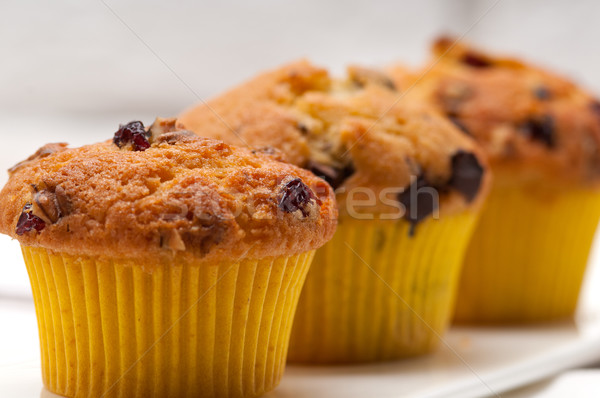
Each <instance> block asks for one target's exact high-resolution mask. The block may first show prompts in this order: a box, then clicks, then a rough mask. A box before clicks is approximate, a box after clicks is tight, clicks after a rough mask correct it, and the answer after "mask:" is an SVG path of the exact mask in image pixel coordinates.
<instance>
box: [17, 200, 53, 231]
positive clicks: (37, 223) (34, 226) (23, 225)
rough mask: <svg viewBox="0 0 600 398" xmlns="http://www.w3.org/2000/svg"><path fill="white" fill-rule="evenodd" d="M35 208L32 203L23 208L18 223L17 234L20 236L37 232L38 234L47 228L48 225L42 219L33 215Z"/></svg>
mask: <svg viewBox="0 0 600 398" xmlns="http://www.w3.org/2000/svg"><path fill="white" fill-rule="evenodd" d="M32 208H33V206H32V204H31V203H27V204H26V205H25V206H23V210H22V211H21V215H20V216H19V220H18V221H17V227H16V229H15V233H16V234H17V235H19V236H21V235H24V234H25V233H27V232H30V231H33V230H36V231H37V232H40V231H42V230H43V229H44V228H46V223H45V222H44V220H42V219H41V218H40V217H38V216H36V215H34V214H33V210H32Z"/></svg>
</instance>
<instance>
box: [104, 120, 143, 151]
mask: <svg viewBox="0 0 600 398" xmlns="http://www.w3.org/2000/svg"><path fill="white" fill-rule="evenodd" d="M149 138H150V134H149V133H147V132H146V129H144V124H143V123H142V122H140V121H133V122H129V123H127V124H125V125H120V126H119V130H117V132H116V133H115V136H114V138H113V142H114V143H115V145H116V146H118V147H119V148H122V147H124V146H125V145H127V144H131V145H132V146H133V150H134V151H145V150H146V149H148V148H150V141H148V139H149Z"/></svg>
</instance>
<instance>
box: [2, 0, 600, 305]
mask: <svg viewBox="0 0 600 398" xmlns="http://www.w3.org/2000/svg"><path fill="white" fill-rule="evenodd" d="M103 1H104V2H105V3H103ZM496 1H497V0H481V1H476V0H454V1H448V0H445V1H444V0H422V1H367V0H347V1H342V0H337V1H328V2H327V1H324V0H304V1H296V2H291V1H282V0H255V1H242V0H237V1H233V0H229V1H220V2H216V1H192V0H183V1H157V0H149V1H134V0H87V1H81V0H52V1H43V0H0V138H2V140H1V141H0V184H2V183H3V182H4V181H5V180H6V177H5V174H4V173H3V172H2V171H1V170H5V169H7V168H8V167H10V166H11V165H12V164H14V163H16V162H17V161H18V160H21V159H23V158H25V157H26V156H27V155H29V154H30V153H32V152H33V151H34V150H35V149H36V148H38V147H39V146H41V145H43V144H44V143H46V142H49V141H53V142H56V141H67V142H70V143H72V144H74V145H81V144H84V143H88V142H94V141H98V140H104V139H108V138H110V136H111V135H112V132H114V130H115V129H116V127H117V126H118V124H119V123H121V122H126V121H129V120H131V119H141V120H143V121H145V122H150V121H151V120H152V119H153V118H154V116H156V115H161V116H170V115H174V114H176V113H177V112H178V111H180V110H181V109H182V108H184V107H186V106H189V105H190V104H192V103H195V102H197V98H196V95H198V96H200V97H202V98H209V97H210V96H212V95H215V94H217V93H218V92H220V91H222V90H224V89H226V88H227V87H230V86H232V85H234V84H236V83H238V82H240V81H242V80H244V79H246V78H249V77H251V76H252V75H254V74H256V73H257V72H258V71H260V70H263V69H265V68H271V67H275V66H277V65H279V64H281V63H284V62H288V61H291V60H294V59H297V58H300V57H309V58H310V59H312V60H313V61H314V62H316V63H319V64H323V65H325V66H328V67H331V68H333V70H334V71H337V72H341V71H342V69H343V66H344V65H345V64H347V63H350V62H355V63H362V64H367V65H368V64H372V65H378V64H387V63H391V62H393V61H396V60H403V61H405V62H408V63H411V64H418V63H420V62H422V61H423V60H424V59H425V57H426V55H427V48H428V45H429V42H430V41H431V39H433V38H434V37H435V36H436V35H438V34H440V33H444V32H449V33H454V34H456V35H462V34H465V33H466V39H467V40H471V41H473V42H476V43H478V44H480V45H483V46H489V47H491V48H492V49H497V50H498V51H502V52H507V53H512V54H515V55H519V56H523V57H526V58H527V59H529V60H531V61H533V62H536V63H540V64H545V65H548V66H549V67H551V68H554V69H556V70H558V71H562V72H563V73H565V74H567V75H570V76H572V77H573V78H575V79H576V80H578V81H580V82H583V83H585V84H587V85H589V86H590V88H591V89H593V90H594V91H595V92H597V93H600V73H599V72H598V71H599V70H600V51H597V49H598V43H600V24H599V23H598V21H599V20H600V2H599V1H592V0H579V1H566V0H564V1H558V0H552V1H550V0H521V1H519V0H500V1H499V3H498V4H497V5H496V6H495V7H494V8H493V9H491V10H489V8H490V6H491V5H493V4H494V3H495V2H496ZM107 5H108V6H107ZM487 10H489V12H488V13H487V14H486V15H485V16H484V17H483V18H481V16H482V15H483V14H485V12H486V11H487ZM121 20H122V21H124V23H125V24H126V25H127V26H125V24H124V23H123V22H122V21H121ZM1 239H3V238H0V240H1ZM16 274H18V276H17V277H15V276H14V275H16ZM15 285H16V286H18V288H19V289H21V290H23V291H27V290H28V289H27V286H26V285H27V281H26V275H25V274H24V269H21V267H20V268H19V269H18V270H12V269H6V268H3V267H2V264H0V294H2V291H3V290H4V291H7V289H8V288H7V286H15Z"/></svg>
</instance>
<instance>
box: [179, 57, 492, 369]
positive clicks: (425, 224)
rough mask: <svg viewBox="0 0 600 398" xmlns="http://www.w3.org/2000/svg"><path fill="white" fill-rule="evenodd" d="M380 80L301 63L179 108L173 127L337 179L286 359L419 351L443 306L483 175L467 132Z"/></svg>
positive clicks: (367, 357) (383, 356) (385, 356)
mask: <svg viewBox="0 0 600 398" xmlns="http://www.w3.org/2000/svg"><path fill="white" fill-rule="evenodd" d="M398 94H399V93H398V92H397V91H396V89H395V87H394V85H393V83H392V82H391V80H390V79H389V78H388V77H387V76H386V75H384V74H382V73H381V72H379V71H376V70H371V69H365V68H360V67H352V68H350V69H349V72H348V76H347V78H345V79H333V78H331V77H330V76H329V74H328V72H327V71H326V70H324V69H322V68H319V67H316V66H313V65H311V64H310V63H308V62H306V61H300V62H296V63H292V64H290V65H287V66H284V67H282V68H279V69H277V70H274V71H271V72H267V73H264V74H262V75H260V76H258V77H256V78H255V79H253V80H251V81H249V82H247V83H244V84H242V85H241V86H240V87H238V88H235V89H233V90H231V91H229V92H228V93H225V94H224V95H222V96H221V97H218V98H216V99H214V100H212V101H208V103H207V104H206V105H204V104H203V105H199V106H197V107H194V108H192V109H190V110H188V111H187V112H184V113H183V115H181V118H180V119H179V123H180V124H181V126H182V127H185V128H186V129H190V130H192V131H194V132H196V133H198V134H203V135H208V136H210V137H217V138H219V139H222V140H224V141H226V142H229V143H236V144H241V145H249V146H252V147H258V148H263V149H261V150H263V151H267V152H275V153H281V156H285V157H286V158H287V159H288V160H289V161H291V162H292V163H294V164H296V165H298V166H301V167H304V168H306V169H309V170H311V171H312V172H314V173H315V174H316V175H318V176H322V177H323V178H324V179H325V180H326V181H328V182H329V183H330V184H331V186H332V187H333V188H334V189H336V197H337V201H338V206H339V208H340V217H339V221H338V223H339V224H338V230H337V232H336V234H335V236H334V238H333V239H332V240H331V241H330V242H329V243H328V244H326V245H325V246H324V247H323V248H322V249H320V250H318V251H317V253H316V255H315V261H314V266H313V267H312V268H311V270H310V271H309V275H308V277H307V283H306V285H305V287H304V290H303V293H302V296H301V298H300V304H299V306H298V311H297V315H296V320H295V323H294V327H293V331H292V337H291V343H290V354H289V359H290V360H291V361H293V362H302V363H356V362H368V361H383V360H392V359H398V358H403V357H407V356H413V355H419V354H423V353H427V352H430V351H432V350H433V349H434V348H435V347H436V346H437V345H438V343H439V340H440V335H441V334H443V332H444V331H445V329H446V327H447V324H448V321H449V319H450V317H451V314H452V309H453V303H454V296H455V291H456V283H457V279H458V274H459V272H460V267H461V264H462V260H463V255H464V249H465V247H466V244H467V242H468V241H469V239H470V237H471V230H472V227H473V226H474V223H475V220H476V218H477V215H478V209H479V207H480V204H481V202H482V200H483V197H484V195H485V192H486V189H487V188H486V186H487V185H488V179H489V178H488V173H486V172H485V170H486V163H485V160H484V159H483V158H482V157H481V155H480V151H479V150H478V149H477V148H476V146H475V145H474V143H473V141H472V140H471V139H470V138H469V137H467V136H465V135H464V134H462V133H461V132H460V131H458V129H457V128H456V127H455V126H453V125H452V123H450V122H448V121H447V120H446V119H445V118H443V117H441V116H439V115H438V114H436V112H434V111H432V110H431V109H430V108H429V107H428V106H424V105H419V104H417V103H410V104H409V103H405V102H398V101H397V100H398Z"/></svg>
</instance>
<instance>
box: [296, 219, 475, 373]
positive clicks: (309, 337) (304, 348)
mask: <svg viewBox="0 0 600 398" xmlns="http://www.w3.org/2000/svg"><path fill="white" fill-rule="evenodd" d="M475 219H476V215H475V214H474V213H462V214H458V215H453V216H448V217H444V218H442V219H440V220H435V219H432V218H430V219H427V220H425V221H424V222H422V223H421V224H419V225H418V226H417V228H416V233H415V236H414V237H410V236H409V228H410V226H409V224H408V223H407V222H406V221H404V220H400V221H375V220H350V219H343V220H341V221H340V224H339V226H338V230H337V232H336V234H335V236H334V238H333V240H331V241H330V242H329V243H327V244H326V245H325V246H324V247H323V248H321V249H319V250H318V251H317V253H316V255H315V260H314V262H313V265H312V267H311V270H310V271H309V273H308V277H307V281H306V284H305V286H304V289H303V291H302V295H301V297H300V303H299V305H298V311H297V313H296V319H295V321H294V328H293V331H292V337H291V343H290V354H289V360H290V361H292V362H300V363H357V362H371V361H385V360H392V359H398V358H404V357H409V356H414V355H419V354H424V353H427V352H430V351H432V350H434V349H435V348H436V347H437V346H438V344H439V342H440V336H441V335H443V333H444V331H445V330H446V328H447V325H448V323H449V320H450V318H451V316H452V310H453V304H454V298H455V293H456V286H457V282H458V276H459V272H460V268H461V264H462V261H463V256H464V252H465V249H466V245H467V243H468V241H469V239H470V237H471V231H472V229H473V226H474V223H475Z"/></svg>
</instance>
